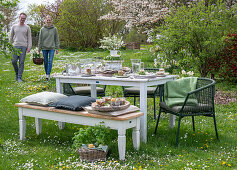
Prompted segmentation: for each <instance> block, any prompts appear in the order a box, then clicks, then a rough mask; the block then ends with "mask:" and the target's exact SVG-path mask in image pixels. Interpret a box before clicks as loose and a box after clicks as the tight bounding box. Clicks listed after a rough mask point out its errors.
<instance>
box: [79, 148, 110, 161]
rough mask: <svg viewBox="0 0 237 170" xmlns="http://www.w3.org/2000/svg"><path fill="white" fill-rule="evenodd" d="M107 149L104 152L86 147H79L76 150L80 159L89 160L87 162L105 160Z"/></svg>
mask: <svg viewBox="0 0 237 170" xmlns="http://www.w3.org/2000/svg"><path fill="white" fill-rule="evenodd" d="M108 151H109V149H107V150H106V152H104V151H101V150H97V149H88V148H83V147H81V148H79V149H78V150H77V152H78V154H79V156H80V159H81V160H82V161H89V162H94V161H99V160H101V161H105V160H106V155H107V153H108Z"/></svg>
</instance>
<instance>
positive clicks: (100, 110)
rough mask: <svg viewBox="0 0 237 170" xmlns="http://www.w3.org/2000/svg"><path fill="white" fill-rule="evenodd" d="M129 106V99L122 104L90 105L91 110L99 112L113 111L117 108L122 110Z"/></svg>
mask: <svg viewBox="0 0 237 170" xmlns="http://www.w3.org/2000/svg"><path fill="white" fill-rule="evenodd" d="M129 106H130V102H129V101H125V104H124V105H121V106H100V107H91V108H92V110H95V111H99V112H113V111H117V110H124V109H127V108H128V107H129Z"/></svg>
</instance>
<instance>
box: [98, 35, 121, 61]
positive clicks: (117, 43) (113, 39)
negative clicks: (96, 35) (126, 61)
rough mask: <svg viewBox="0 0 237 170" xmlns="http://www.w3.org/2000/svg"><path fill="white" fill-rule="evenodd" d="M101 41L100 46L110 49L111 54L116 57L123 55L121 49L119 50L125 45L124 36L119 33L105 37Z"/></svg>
mask: <svg viewBox="0 0 237 170" xmlns="http://www.w3.org/2000/svg"><path fill="white" fill-rule="evenodd" d="M100 43H101V46H100V48H102V49H107V50H110V55H111V56H115V57H116V56H117V57H119V56H120V55H121V51H119V50H120V48H121V47H122V46H123V45H125V44H124V42H123V40H122V38H120V37H118V36H117V35H113V36H109V37H104V38H103V39H101V40H100Z"/></svg>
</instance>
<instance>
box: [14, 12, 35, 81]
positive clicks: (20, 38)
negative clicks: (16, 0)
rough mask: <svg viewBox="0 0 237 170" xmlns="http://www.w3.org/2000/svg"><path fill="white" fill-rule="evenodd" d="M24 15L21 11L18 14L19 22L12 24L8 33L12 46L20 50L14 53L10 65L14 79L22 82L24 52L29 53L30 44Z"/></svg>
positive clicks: (29, 34) (29, 35) (29, 32)
mask: <svg viewBox="0 0 237 170" xmlns="http://www.w3.org/2000/svg"><path fill="white" fill-rule="evenodd" d="M26 17H27V16H26V14H25V13H21V14H20V16H19V20H20V23H19V24H15V25H13V26H12V29H11V33H10V41H11V43H12V44H13V46H14V48H16V49H18V50H19V51H20V53H18V54H17V53H14V54H13V59H12V65H13V68H14V70H15V73H16V77H15V79H16V80H17V81H18V82H22V74H23V71H24V63H25V56H26V52H27V53H29V52H30V49H31V46H32V39H31V30H30V27H29V26H28V25H25V20H26ZM18 60H19V67H18V64H17V62H18Z"/></svg>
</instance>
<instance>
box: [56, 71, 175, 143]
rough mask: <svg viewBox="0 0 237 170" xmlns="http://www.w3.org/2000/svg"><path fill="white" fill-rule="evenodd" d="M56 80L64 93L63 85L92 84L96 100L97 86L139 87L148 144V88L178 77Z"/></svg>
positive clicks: (172, 122)
mask: <svg viewBox="0 0 237 170" xmlns="http://www.w3.org/2000/svg"><path fill="white" fill-rule="evenodd" d="M53 77H54V78H55V79H56V91H57V92H58V93H63V89H62V84H63V83H77V84H90V85H91V97H93V98H96V97H97V96H96V95H97V94H96V85H116V86H137V87H139V88H140V111H141V112H143V113H144V116H142V117H141V140H142V142H145V143H146V142H147V87H148V86H154V85H161V84H165V83H166V82H167V81H172V80H175V79H176V78H177V77H178V76H177V75H168V76H165V77H157V78H152V79H131V78H116V77H105V76H99V75H96V76H92V77H82V76H80V75H78V76H67V75H62V74H59V75H54V76H53ZM174 125H175V116H173V115H170V125H169V126H170V127H171V128H172V127H174Z"/></svg>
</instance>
